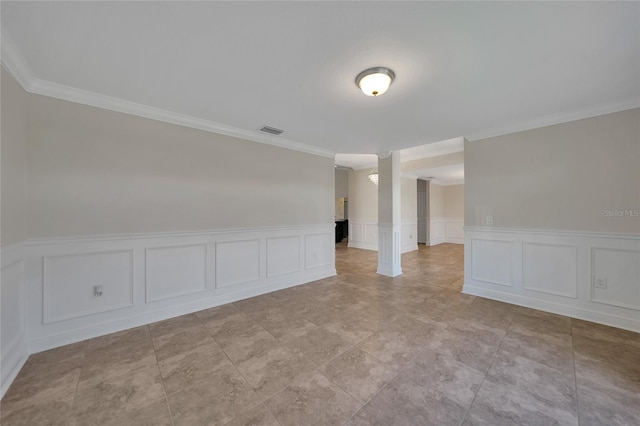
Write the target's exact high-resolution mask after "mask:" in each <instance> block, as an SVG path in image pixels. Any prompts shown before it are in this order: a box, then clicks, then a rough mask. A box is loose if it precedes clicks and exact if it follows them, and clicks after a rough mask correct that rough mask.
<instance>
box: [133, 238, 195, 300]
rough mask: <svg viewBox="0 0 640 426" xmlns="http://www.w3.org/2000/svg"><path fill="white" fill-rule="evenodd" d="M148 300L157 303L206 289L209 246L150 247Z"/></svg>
mask: <svg viewBox="0 0 640 426" xmlns="http://www.w3.org/2000/svg"><path fill="white" fill-rule="evenodd" d="M145 252H146V266H147V268H146V269H147V270H146V273H147V281H146V301H147V302H156V301H159V300H164V299H170V298H172V297H177V296H184V295H186V294H192V293H198V292H202V291H205V290H206V289H207V245H206V244H195V245H183V246H172V247H153V248H147V249H146V250H145Z"/></svg>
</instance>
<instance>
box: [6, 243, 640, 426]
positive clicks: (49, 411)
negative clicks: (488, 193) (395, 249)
mask: <svg viewBox="0 0 640 426" xmlns="http://www.w3.org/2000/svg"><path fill="white" fill-rule="evenodd" d="M376 256H377V255H376V253H374V252H369V251H364V250H357V249H347V248H346V247H344V246H343V245H338V246H337V268H338V272H339V274H338V276H337V277H332V278H329V279H324V280H321V281H317V282H314V283H310V284H307V285H303V286H299V287H295V288H291V289H287V290H283V291H279V292H276V293H271V294H268V295H264V296H260V297H256V298H253V299H248V300H243V301H241V302H237V303H233V304H229V305H224V306H220V307H217V308H212V309H208V310H205V311H201V312H197V313H195V314H191V315H185V316H182V317H178V318H174V319H171V320H168V321H163V322H159V323H155V324H150V325H149V326H144V327H138V328H134V329H131V330H127V331H123V332H120V333H115V334H111V335H107V336H103V337H99V338H96V339H92V340H89V341H84V342H80V343H76V344H73V345H69V346H65V347H62V348H58V349H53V350H50V351H47V352H42V353H39V354H35V355H32V356H31V357H30V358H29V360H28V361H27V364H26V365H25V367H24V368H23V370H22V372H21V373H20V375H19V376H18V378H17V379H16V380H15V382H14V383H13V385H12V386H11V388H10V389H9V391H8V392H7V394H6V396H5V397H4V399H3V400H2V404H1V408H2V424H3V425H6V426H9V425H30V426H34V425H118V426H125V425H154V426H156V425H175V426H182V425H190V426H192V425H212V424H216V425H217V424H229V425H342V424H347V425H460V424H463V425H492V426H497V425H545V426H546V425H578V424H580V425H638V424H640V355H639V354H640V335H639V334H635V333H630V332H626V331H623V330H618V329H613V328H609V327H604V326H600V325H596V324H592V323H587V322H584V321H577V320H572V319H570V318H567V317H563V316H558V315H551V314H547V313H544V312H540V311H534V310H531V309H525V308H519V307H517V306H513V305H508V304H505V303H499V302H494V301H491V300H487V299H481V298H474V297H471V296H467V295H463V294H461V292H460V290H461V286H462V275H463V248H462V246H459V245H453V244H442V245H439V246H436V247H431V248H429V247H424V246H421V247H420V250H419V251H417V252H413V253H409V254H406V255H404V256H403V259H402V262H403V269H404V274H403V275H402V276H400V277H397V278H393V279H392V278H388V277H383V276H380V275H377V274H376V273H375V270H376V260H377V257H376Z"/></svg>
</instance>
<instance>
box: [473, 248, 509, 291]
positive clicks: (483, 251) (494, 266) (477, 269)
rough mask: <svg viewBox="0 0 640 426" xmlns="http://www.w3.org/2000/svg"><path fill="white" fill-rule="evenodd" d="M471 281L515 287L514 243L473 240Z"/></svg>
mask: <svg viewBox="0 0 640 426" xmlns="http://www.w3.org/2000/svg"><path fill="white" fill-rule="evenodd" d="M470 243H471V244H470V247H471V251H470V255H471V256H470V257H471V270H470V272H471V273H470V275H471V279H473V280H475V281H482V282H485V283H490V284H498V285H501V286H507V287H511V286H513V262H512V258H513V241H511V240H498V239H496V240H494V239H482V238H472V239H471V241H470Z"/></svg>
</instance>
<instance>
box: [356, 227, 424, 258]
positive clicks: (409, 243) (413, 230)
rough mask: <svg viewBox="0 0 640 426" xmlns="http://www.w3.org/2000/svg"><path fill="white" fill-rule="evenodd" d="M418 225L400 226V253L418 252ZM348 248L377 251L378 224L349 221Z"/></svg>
mask: <svg viewBox="0 0 640 426" xmlns="http://www.w3.org/2000/svg"><path fill="white" fill-rule="evenodd" d="M417 240H418V223H417V222H413V221H405V222H402V224H401V249H400V251H401V253H408V252H411V251H414V250H418V243H417ZM348 247H352V248H357V249H363V250H373V251H378V223H377V222H371V221H359V220H351V219H350V220H349V243H348Z"/></svg>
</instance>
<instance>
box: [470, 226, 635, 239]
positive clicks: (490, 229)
mask: <svg viewBox="0 0 640 426" xmlns="http://www.w3.org/2000/svg"><path fill="white" fill-rule="evenodd" d="M464 231H465V232H467V231H471V232H498V233H507V234H539V235H553V236H567V237H586V238H621V239H631V240H640V234H634V233H608V232H588V231H569V230H563V229H557V230H556V229H538V228H494V227H490V226H465V227H464Z"/></svg>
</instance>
